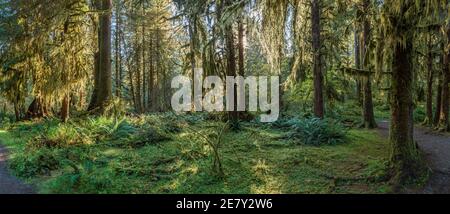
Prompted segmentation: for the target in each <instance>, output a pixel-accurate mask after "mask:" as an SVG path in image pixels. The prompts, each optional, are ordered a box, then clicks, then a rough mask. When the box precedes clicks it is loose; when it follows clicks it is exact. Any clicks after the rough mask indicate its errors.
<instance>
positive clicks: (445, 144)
mask: <svg viewBox="0 0 450 214" xmlns="http://www.w3.org/2000/svg"><path fill="white" fill-rule="evenodd" d="M378 126H379V130H380V133H381V135H382V136H383V137H385V138H388V137H389V122H388V121H382V122H379V123H378ZM414 139H415V140H416V141H417V143H418V145H419V147H420V148H421V150H422V151H423V152H424V153H425V155H426V158H427V161H428V166H429V167H430V169H431V171H432V173H431V176H430V178H429V180H428V182H427V184H426V185H425V187H424V188H421V189H410V190H407V193H420V194H422V193H423V194H450V136H449V135H448V134H444V133H439V132H436V131H434V130H432V129H430V128H426V127H421V126H416V127H415V129H414Z"/></svg>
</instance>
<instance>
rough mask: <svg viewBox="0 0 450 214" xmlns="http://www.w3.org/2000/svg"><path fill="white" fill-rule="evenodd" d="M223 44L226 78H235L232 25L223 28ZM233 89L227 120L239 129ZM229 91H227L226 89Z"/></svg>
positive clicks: (235, 93)
mask: <svg viewBox="0 0 450 214" xmlns="http://www.w3.org/2000/svg"><path fill="white" fill-rule="evenodd" d="M233 1H234V0H226V1H225V6H230V5H232V4H233ZM225 43H226V51H227V76H231V77H236V75H237V73H236V51H235V47H236V46H235V45H236V43H235V39H234V32H233V24H232V23H229V24H227V26H226V27H225ZM233 87H234V96H233V99H234V107H233V111H230V112H229V113H228V118H229V121H230V123H231V126H232V128H233V129H237V128H238V127H239V114H238V111H237V91H236V90H237V87H236V84H234V85H233ZM227 90H229V89H227Z"/></svg>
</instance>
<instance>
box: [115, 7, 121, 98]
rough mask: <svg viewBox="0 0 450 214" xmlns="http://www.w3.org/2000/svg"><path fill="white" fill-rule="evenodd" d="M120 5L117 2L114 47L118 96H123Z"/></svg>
mask: <svg viewBox="0 0 450 214" xmlns="http://www.w3.org/2000/svg"><path fill="white" fill-rule="evenodd" d="M120 15H121V14H120V5H119V3H117V4H116V30H115V36H114V37H115V38H114V47H115V60H114V61H115V71H116V91H115V92H116V97H118V98H120V96H121V87H122V72H121V70H122V65H121V64H122V60H121V57H120V55H121V47H120V27H121V22H122V19H121V17H120Z"/></svg>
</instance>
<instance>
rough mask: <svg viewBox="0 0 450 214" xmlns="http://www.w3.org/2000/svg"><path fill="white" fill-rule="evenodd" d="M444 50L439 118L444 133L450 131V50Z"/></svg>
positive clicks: (447, 33) (447, 35)
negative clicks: (449, 86)
mask: <svg viewBox="0 0 450 214" xmlns="http://www.w3.org/2000/svg"><path fill="white" fill-rule="evenodd" d="M446 37H447V41H448V40H449V39H450V27H447V29H446ZM445 47H446V48H445V50H444V66H443V68H442V98H441V114H440V116H439V129H440V130H442V131H449V130H450V127H449V121H448V120H449V104H450V102H449V89H448V84H449V82H450V68H449V65H450V64H449V60H450V50H449V49H448V48H447V47H448V44H447V45H446V46H445Z"/></svg>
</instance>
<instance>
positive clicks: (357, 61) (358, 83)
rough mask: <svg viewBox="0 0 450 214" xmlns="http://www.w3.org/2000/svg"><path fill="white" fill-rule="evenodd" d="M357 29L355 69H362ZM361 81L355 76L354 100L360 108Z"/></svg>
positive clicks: (361, 98)
mask: <svg viewBox="0 0 450 214" xmlns="http://www.w3.org/2000/svg"><path fill="white" fill-rule="evenodd" d="M356 28H357V29H355V35H354V37H355V67H356V68H357V69H362V68H361V52H360V51H361V43H360V42H361V41H360V39H359V35H360V33H359V30H358V27H356ZM361 88H362V87H361V80H360V77H359V76H357V77H356V98H357V99H358V103H359V104H360V105H361V106H362V103H363V96H362V93H361V92H362V89H361Z"/></svg>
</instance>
